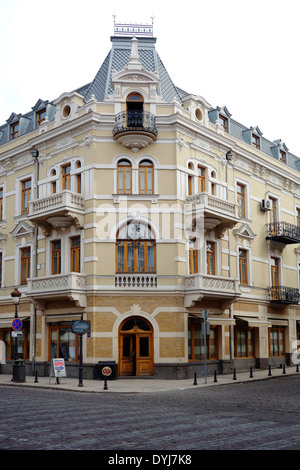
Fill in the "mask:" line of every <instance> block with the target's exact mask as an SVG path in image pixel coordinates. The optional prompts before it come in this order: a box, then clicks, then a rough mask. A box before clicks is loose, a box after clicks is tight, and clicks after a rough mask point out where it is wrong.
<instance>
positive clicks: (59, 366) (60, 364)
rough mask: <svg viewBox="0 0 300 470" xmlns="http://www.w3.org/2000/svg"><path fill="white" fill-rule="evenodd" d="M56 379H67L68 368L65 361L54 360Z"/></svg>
mask: <svg viewBox="0 0 300 470" xmlns="http://www.w3.org/2000/svg"><path fill="white" fill-rule="evenodd" d="M52 364H53V370H54V377H66V376H67V374H66V367H65V360H64V359H52Z"/></svg>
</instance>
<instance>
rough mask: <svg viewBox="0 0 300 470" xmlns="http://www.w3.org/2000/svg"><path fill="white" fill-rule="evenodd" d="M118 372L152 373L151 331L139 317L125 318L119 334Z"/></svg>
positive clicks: (145, 374)
mask: <svg viewBox="0 0 300 470" xmlns="http://www.w3.org/2000/svg"><path fill="white" fill-rule="evenodd" d="M119 345H120V351H119V374H120V375H121V376H135V375H137V376H149V375H153V373H154V361H153V331H152V327H151V325H150V324H149V323H148V322H146V321H145V320H144V319H142V318H140V317H132V318H130V319H129V320H126V321H125V322H124V323H123V324H122V325H121V328H120V334H119Z"/></svg>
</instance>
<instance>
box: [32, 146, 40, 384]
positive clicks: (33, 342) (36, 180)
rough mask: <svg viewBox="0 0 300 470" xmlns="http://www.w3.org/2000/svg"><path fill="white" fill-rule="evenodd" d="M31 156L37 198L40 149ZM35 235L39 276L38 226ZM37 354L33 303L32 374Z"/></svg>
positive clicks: (35, 271)
mask: <svg viewBox="0 0 300 470" xmlns="http://www.w3.org/2000/svg"><path fill="white" fill-rule="evenodd" d="M31 156H32V158H34V160H35V198H36V199H38V198H39V189H38V181H39V160H38V159H39V151H38V150H37V149H32V150H31ZM34 232H35V233H34V235H35V242H34V252H35V260H34V277H37V259H38V254H37V250H38V227H37V226H35V229H34ZM35 354H36V305H35V304H33V338H32V375H34V374H35Z"/></svg>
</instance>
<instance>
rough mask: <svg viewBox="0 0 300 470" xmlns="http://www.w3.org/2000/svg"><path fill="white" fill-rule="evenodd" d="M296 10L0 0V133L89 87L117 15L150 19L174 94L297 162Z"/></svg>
mask: <svg viewBox="0 0 300 470" xmlns="http://www.w3.org/2000/svg"><path fill="white" fill-rule="evenodd" d="M297 4H298V5H299V7H298V6H297ZM299 11H300V2H299V0H285V1H282V0H251V1H246V0H226V1H224V0H209V1H204V0H195V1H194V0H186V1H185V2H182V1H181V2H176V1H174V0H152V1H151V2H142V1H141V0H139V1H135V0H133V1H131V0H127V1H124V0H122V1H121V0H112V1H111V2H106V1H104V0H84V1H83V0H51V1H46V0H13V1H12V0H0V125H2V124H4V123H5V122H6V120H7V119H8V118H9V117H10V115H11V113H12V112H15V113H17V114H18V113H21V114H25V113H26V112H28V111H30V110H31V108H32V107H33V106H34V105H35V104H36V102H37V101H38V99H39V98H41V99H43V100H49V101H51V100H53V99H55V98H57V97H58V96H59V95H61V94H62V93H63V92H68V91H72V90H74V89H76V88H79V87H80V86H82V85H85V84H87V83H89V82H91V81H92V80H93V78H94V76H95V75H96V73H97V71H98V69H99V68H100V66H101V64H102V62H103V60H104V59H105V57H106V55H107V54H108V52H109V50H110V48H111V42H110V37H111V36H112V35H113V15H114V14H115V15H116V22H127V23H130V22H134V23H142V22H144V23H149V24H150V23H151V21H152V20H151V17H152V16H154V36H155V37H156V38H157V43H156V49H157V52H158V54H159V56H160V58H161V60H162V61H163V63H164V65H165V67H166V69H167V71H168V72H169V74H170V76H171V79H172V80H173V82H174V83H175V85H177V86H179V87H181V88H182V89H184V90H186V91H188V92H189V93H193V94H195V95H200V96H203V97H204V98H205V99H206V100H207V101H208V102H209V103H210V104H211V105H212V106H227V108H228V110H229V112H230V113H231V114H232V117H233V118H234V119H235V120H237V121H238V122H240V123H241V124H244V125H245V126H247V127H250V126H256V125H257V126H258V127H259V128H260V130H261V132H262V133H263V136H264V137H266V138H267V139H269V140H271V141H273V140H276V139H282V141H283V142H285V143H286V145H287V147H288V148H289V150H290V151H291V152H292V153H294V154H295V155H297V156H299V157H300V139H299V138H298V134H299V114H300V113H299V110H300V109H299V108H300V93H299V86H300V79H299V78H300V77H299V45H300V41H299V36H300V27H299Z"/></svg>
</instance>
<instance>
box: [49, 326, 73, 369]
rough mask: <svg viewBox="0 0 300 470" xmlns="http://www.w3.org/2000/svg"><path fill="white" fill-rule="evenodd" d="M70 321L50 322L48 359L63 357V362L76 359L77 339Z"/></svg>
mask: <svg viewBox="0 0 300 470" xmlns="http://www.w3.org/2000/svg"><path fill="white" fill-rule="evenodd" d="M71 326H72V323H71V322H61V323H58V324H55V323H51V324H50V326H49V360H51V359H55V358H58V357H60V358H63V359H64V360H65V362H75V361H78V340H77V337H78V335H76V334H75V333H73V332H72V329H71Z"/></svg>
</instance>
